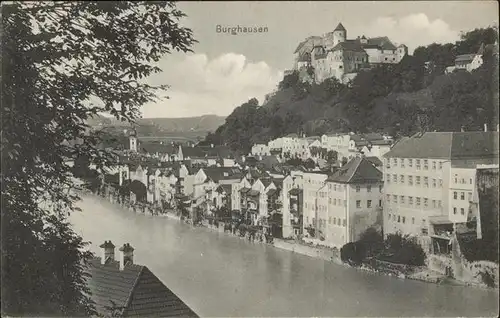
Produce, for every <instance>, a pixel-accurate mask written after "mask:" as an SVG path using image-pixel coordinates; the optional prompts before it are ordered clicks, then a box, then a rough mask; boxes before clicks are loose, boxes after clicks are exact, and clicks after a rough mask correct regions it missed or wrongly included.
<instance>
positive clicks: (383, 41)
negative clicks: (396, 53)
mask: <svg viewBox="0 0 500 318" xmlns="http://www.w3.org/2000/svg"><path fill="white" fill-rule="evenodd" d="M356 41H357V42H359V43H360V45H361V47H362V48H366V49H368V48H377V49H382V50H396V49H397V48H396V46H395V45H394V44H393V43H392V42H391V40H389V38H388V37H386V36H379V37H375V38H370V39H368V40H367V41H366V42H367V43H366V44H363V43H361V42H360V40H359V39H357V40H356Z"/></svg>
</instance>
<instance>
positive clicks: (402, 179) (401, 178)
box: [399, 175, 405, 184]
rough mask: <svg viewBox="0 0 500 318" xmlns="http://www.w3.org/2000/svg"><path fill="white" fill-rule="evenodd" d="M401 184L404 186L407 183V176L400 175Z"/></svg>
mask: <svg viewBox="0 0 500 318" xmlns="http://www.w3.org/2000/svg"><path fill="white" fill-rule="evenodd" d="M399 182H400V183H402V184H404V183H405V176H404V175H400V176H399Z"/></svg>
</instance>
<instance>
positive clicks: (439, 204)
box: [438, 200, 441, 208]
mask: <svg viewBox="0 0 500 318" xmlns="http://www.w3.org/2000/svg"><path fill="white" fill-rule="evenodd" d="M440 207H441V200H438V208H440Z"/></svg>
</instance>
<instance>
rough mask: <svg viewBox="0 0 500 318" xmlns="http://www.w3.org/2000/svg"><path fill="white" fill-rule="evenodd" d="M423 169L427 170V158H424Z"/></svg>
mask: <svg viewBox="0 0 500 318" xmlns="http://www.w3.org/2000/svg"><path fill="white" fill-rule="evenodd" d="M424 170H429V160H427V159H425V160H424Z"/></svg>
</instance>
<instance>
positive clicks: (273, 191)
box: [267, 189, 278, 197]
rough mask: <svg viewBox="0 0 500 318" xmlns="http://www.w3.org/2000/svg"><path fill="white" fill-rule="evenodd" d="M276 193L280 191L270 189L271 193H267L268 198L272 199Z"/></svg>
mask: <svg viewBox="0 0 500 318" xmlns="http://www.w3.org/2000/svg"><path fill="white" fill-rule="evenodd" d="M276 192H278V189H270V190H269V191H267V196H268V197H270V196H272V195H273V194H275V193H276Z"/></svg>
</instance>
